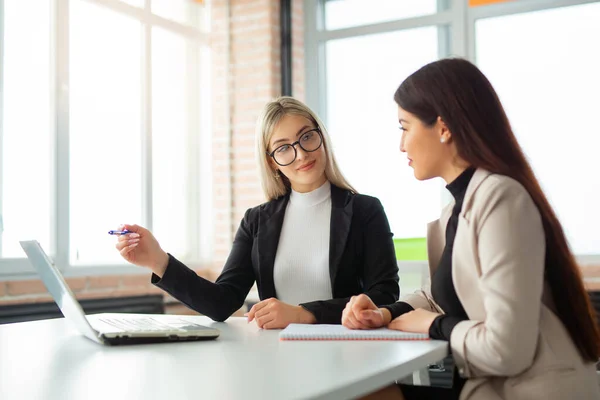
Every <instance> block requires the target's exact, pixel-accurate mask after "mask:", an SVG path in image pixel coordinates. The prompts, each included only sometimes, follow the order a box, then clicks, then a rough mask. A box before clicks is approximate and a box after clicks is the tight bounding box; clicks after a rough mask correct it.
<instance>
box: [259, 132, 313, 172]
mask: <svg viewBox="0 0 600 400" xmlns="http://www.w3.org/2000/svg"><path fill="white" fill-rule="evenodd" d="M322 144H323V135H322V134H321V130H320V129H319V128H315V129H311V130H309V131H306V132H304V133H303V134H302V136H300V139H298V140H297V141H295V142H294V143H291V144H282V145H281V146H279V147H277V148H276V149H275V150H273V151H272V152H271V153H269V152H267V155H268V156H270V157H272V158H273V160H275V162H276V163H277V164H278V165H280V166H282V167H285V166H286V165H290V164H291V163H293V162H294V161H296V157H297V156H298V151H297V150H296V145H299V146H300V148H301V149H302V150H304V151H306V152H307V153H312V152H313V151H317V150H319V148H320V147H321V145H322Z"/></svg>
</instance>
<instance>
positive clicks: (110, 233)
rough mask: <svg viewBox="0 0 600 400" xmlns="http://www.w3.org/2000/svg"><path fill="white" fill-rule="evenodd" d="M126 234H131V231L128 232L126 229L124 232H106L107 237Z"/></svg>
mask: <svg viewBox="0 0 600 400" xmlns="http://www.w3.org/2000/svg"><path fill="white" fill-rule="evenodd" d="M128 233H131V231H128V230H127V229H125V230H124V231H108V234H109V235H126V234H128Z"/></svg>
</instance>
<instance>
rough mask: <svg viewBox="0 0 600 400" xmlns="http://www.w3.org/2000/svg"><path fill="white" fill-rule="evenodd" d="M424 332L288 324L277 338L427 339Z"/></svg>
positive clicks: (427, 336)
mask: <svg viewBox="0 0 600 400" xmlns="http://www.w3.org/2000/svg"><path fill="white" fill-rule="evenodd" d="M428 339H429V335H428V334H426V333H411V332H402V331H397V330H393V329H387V328H379V329H371V330H356V329H348V328H346V327H344V326H342V325H310V324H290V325H288V326H287V328H285V329H284V330H282V331H281V332H280V333H279V340H428Z"/></svg>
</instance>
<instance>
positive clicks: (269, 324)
mask: <svg viewBox="0 0 600 400" xmlns="http://www.w3.org/2000/svg"><path fill="white" fill-rule="evenodd" d="M286 326H287V324H286V325H282V324H280V323H279V322H278V321H277V320H276V319H274V320H272V321H269V322H266V323H265V324H264V325H263V326H262V328H263V329H281V328H285V327H286Z"/></svg>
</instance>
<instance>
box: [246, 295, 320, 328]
mask: <svg viewBox="0 0 600 400" xmlns="http://www.w3.org/2000/svg"><path fill="white" fill-rule="evenodd" d="M245 315H246V316H247V317H248V322H252V321H253V320H256V325H258V327H259V328H261V329H281V328H285V327H286V326H288V325H289V324H291V323H297V324H314V323H315V322H317V321H316V319H315V316H314V315H313V314H312V313H311V312H310V311H308V310H306V309H305V308H303V307H301V306H292V305H290V304H287V303H284V302H283V301H279V300H277V299H275V298H270V299H266V300H263V301H261V302H259V303H256V304H255V305H253V306H252V308H251V309H250V311H248V312H247V313H246V314H245Z"/></svg>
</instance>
